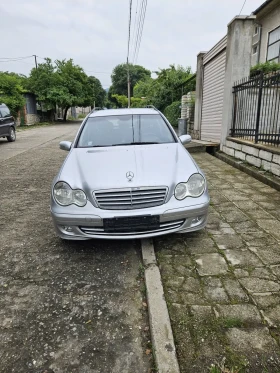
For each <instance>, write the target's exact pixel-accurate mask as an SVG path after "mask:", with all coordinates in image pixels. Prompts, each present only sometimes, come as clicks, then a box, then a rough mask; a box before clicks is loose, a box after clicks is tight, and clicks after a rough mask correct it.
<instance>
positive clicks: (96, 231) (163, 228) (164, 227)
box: [79, 219, 185, 236]
mask: <svg viewBox="0 0 280 373" xmlns="http://www.w3.org/2000/svg"><path fill="white" fill-rule="evenodd" d="M184 222H185V219H181V220H174V221H169V222H164V223H160V226H159V228H157V229H154V228H151V229H145V230H144V231H143V230H137V229H135V227H134V229H133V231H132V230H130V229H128V228H127V227H126V228H124V230H123V231H118V232H116V233H112V232H110V233H108V232H105V231H104V228H103V227H100V226H99V227H79V228H80V230H81V231H82V232H83V233H86V234H88V235H91V236H134V235H137V236H140V235H145V234H149V233H160V232H168V231H172V230H173V229H177V228H180V227H181V226H182V225H183V224H184Z"/></svg>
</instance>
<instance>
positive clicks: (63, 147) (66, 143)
mask: <svg viewBox="0 0 280 373" xmlns="http://www.w3.org/2000/svg"><path fill="white" fill-rule="evenodd" d="M71 146H72V142H70V141H61V142H60V143H59V148H60V149H61V150H66V151H67V152H69V150H70V149H71Z"/></svg>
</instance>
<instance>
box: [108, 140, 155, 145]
mask: <svg viewBox="0 0 280 373" xmlns="http://www.w3.org/2000/svg"><path fill="white" fill-rule="evenodd" d="M149 144H150V145H152V144H159V142H152V141H145V142H127V143H124V144H113V145H112V146H124V145H149Z"/></svg>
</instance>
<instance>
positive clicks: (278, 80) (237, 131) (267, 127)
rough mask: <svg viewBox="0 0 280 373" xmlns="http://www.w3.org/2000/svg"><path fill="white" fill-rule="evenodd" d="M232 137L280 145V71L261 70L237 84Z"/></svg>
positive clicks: (234, 92) (234, 95)
mask: <svg viewBox="0 0 280 373" xmlns="http://www.w3.org/2000/svg"><path fill="white" fill-rule="evenodd" d="M231 136H232V137H239V138H243V139H246V140H250V141H253V142H254V143H256V144H257V143H263V144H268V145H274V146H279V145H280V71H276V72H272V73H269V74H263V72H260V73H258V74H256V75H255V76H253V77H250V78H245V79H242V80H241V81H239V82H237V83H236V84H235V85H234V86H233V119H232V128H231Z"/></svg>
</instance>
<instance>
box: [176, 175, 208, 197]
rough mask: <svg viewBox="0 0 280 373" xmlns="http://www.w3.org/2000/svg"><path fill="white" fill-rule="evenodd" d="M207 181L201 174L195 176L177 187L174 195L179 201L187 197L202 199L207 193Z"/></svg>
mask: <svg viewBox="0 0 280 373" xmlns="http://www.w3.org/2000/svg"><path fill="white" fill-rule="evenodd" d="M205 186H206V183H205V179H204V177H203V176H202V175H201V174H193V175H192V176H191V177H190V178H189V180H188V181H187V182H186V183H179V184H177V185H176V188H175V191H174V195H175V198H177V199H178V200H182V199H184V198H186V197H200V196H201V195H202V194H203V193H204V191H205Z"/></svg>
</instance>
